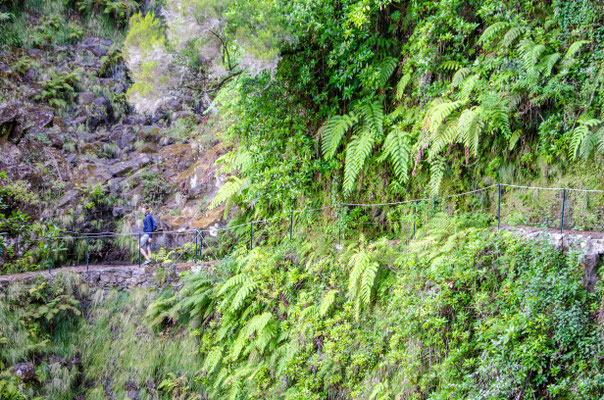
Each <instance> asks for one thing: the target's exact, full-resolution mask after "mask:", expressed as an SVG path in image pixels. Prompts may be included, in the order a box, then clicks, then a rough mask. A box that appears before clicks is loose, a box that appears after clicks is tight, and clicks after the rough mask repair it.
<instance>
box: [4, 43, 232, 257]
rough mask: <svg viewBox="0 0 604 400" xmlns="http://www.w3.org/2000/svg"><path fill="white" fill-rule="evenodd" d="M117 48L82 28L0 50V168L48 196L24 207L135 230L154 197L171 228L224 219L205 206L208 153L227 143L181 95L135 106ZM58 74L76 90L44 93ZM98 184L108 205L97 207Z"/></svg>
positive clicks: (77, 227)
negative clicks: (34, 45) (149, 110)
mask: <svg viewBox="0 0 604 400" xmlns="http://www.w3.org/2000/svg"><path fill="white" fill-rule="evenodd" d="M115 47H116V46H114V45H113V44H112V43H111V41H109V40H107V39H102V38H95V37H87V38H85V39H83V40H82V41H81V42H80V43H79V44H74V45H66V46H55V47H54V48H52V47H50V48H45V49H42V50H40V49H30V50H24V49H16V48H3V49H0V60H1V62H0V78H1V79H2V83H3V84H2V85H0V94H2V96H1V97H0V98H2V99H8V100H7V101H6V102H5V103H0V152H1V153H2V157H0V171H6V172H7V174H8V180H9V182H17V181H21V184H23V186H24V187H25V188H26V189H27V190H28V191H31V192H33V193H36V194H38V193H39V194H41V196H40V197H43V198H44V199H45V200H44V201H38V202H36V203H35V206H31V207H30V208H28V209H21V211H25V212H27V213H28V214H29V215H30V217H31V219H32V220H36V221H39V222H42V223H49V224H53V225H56V226H58V227H60V228H62V229H64V230H69V231H76V232H81V233H89V232H102V231H115V230H116V229H117V227H118V226H131V227H134V229H140V228H141V227H142V222H141V221H140V215H138V213H137V210H138V207H139V205H140V204H141V203H142V202H148V201H150V200H149V199H151V200H152V201H153V203H152V204H151V205H152V211H153V214H154V215H157V216H158V217H159V219H160V220H161V221H162V223H163V224H164V225H165V226H166V227H169V228H170V229H190V228H207V227H210V226H217V225H218V226H220V225H221V224H223V221H222V219H223V210H222V209H216V210H213V211H211V212H208V211H206V206H207V205H208V204H209V203H210V202H211V200H212V198H213V197H214V195H215V193H216V192H217V190H218V188H219V186H220V182H221V181H222V180H221V178H220V177H216V167H215V166H214V162H215V161H216V159H217V158H218V157H219V156H220V155H222V154H223V153H224V149H223V147H222V145H221V143H220V142H218V141H217V140H216V139H215V137H214V132H212V131H211V129H212V128H210V127H206V126H205V123H206V120H207V117H205V116H202V115H201V114H199V113H198V111H195V110H193V111H191V110H188V111H187V110H182V109H181V108H182V107H181V106H182V103H183V102H182V101H180V100H179V99H175V100H174V102H173V103H171V104H170V107H171V109H170V110H169V111H171V112H166V110H162V111H161V112H159V113H158V115H152V116H147V115H139V114H136V113H135V112H133V110H132V109H131V108H130V107H129V106H128V104H127V103H126V102H125V96H124V93H125V91H126V90H127V88H128V87H129V85H130V82H129V80H128V76H127V73H126V69H125V66H124V65H123V63H122V62H121V57H119V54H118V55H117V57H114V55H115V53H113V51H114V50H112V49H113V48H115ZM56 54H60V55H61V56H60V57H56ZM108 60H110V61H108ZM24 63H25V64H26V65H27V66H26V67H23V64H24ZM108 63H109V64H108ZM51 72H53V73H56V74H55V75H52V74H51ZM61 73H65V74H67V75H69V76H72V75H73V76H76V77H77V78H73V79H75V81H74V82H72V83H71V84H70V87H72V88H73V89H74V90H73V92H72V93H71V92H65V93H63V92H62V93H56V94H55V95H53V96H48V95H44V96H41V94H42V91H43V90H44V87H45V85H46V83H47V81H48V80H49V79H51V78H50V77H51V76H61V75H60V74H61ZM57 74H58V75H57ZM55 79H56V78H55ZM70 79H71V78H70ZM62 102H63V103H64V104H63V105H62ZM175 126H177V129H176V128H174V127H175ZM183 126H184V127H185V128H182V127H183ZM162 185H163V187H162ZM95 191H96V192H97V193H98V192H99V191H100V192H102V196H100V195H99V196H100V197H103V198H104V199H110V202H111V204H104V205H102V207H104V208H102V209H101V208H100V207H101V205H100V203H102V201H101V198H100V197H98V196H97V198H96V199H94V198H93V197H94V195H92V194H91V193H93V192H95ZM150 194H151V195H150ZM92 227H94V228H92ZM0 257H1V255H0ZM118 259H120V258H119V257H118ZM121 259H125V258H124V257H122V258H121ZM2 262H3V260H2V259H1V258H0V264H1V263H2Z"/></svg>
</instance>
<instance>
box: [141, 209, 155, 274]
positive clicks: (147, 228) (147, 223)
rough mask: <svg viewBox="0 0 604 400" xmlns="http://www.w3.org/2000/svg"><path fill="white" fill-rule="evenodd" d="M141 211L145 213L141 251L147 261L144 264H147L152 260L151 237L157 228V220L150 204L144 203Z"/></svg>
mask: <svg viewBox="0 0 604 400" xmlns="http://www.w3.org/2000/svg"><path fill="white" fill-rule="evenodd" d="M141 212H142V213H143V215H144V218H143V235H142V236H141V242H140V246H139V248H140V252H141V254H142V255H143V257H145V262H144V263H143V265H147V264H149V263H150V262H151V258H150V257H151V240H152V239H151V238H152V236H153V232H154V231H155V230H157V222H155V218H153V216H152V215H151V213H150V210H149V206H147V205H143V206H142V208H141Z"/></svg>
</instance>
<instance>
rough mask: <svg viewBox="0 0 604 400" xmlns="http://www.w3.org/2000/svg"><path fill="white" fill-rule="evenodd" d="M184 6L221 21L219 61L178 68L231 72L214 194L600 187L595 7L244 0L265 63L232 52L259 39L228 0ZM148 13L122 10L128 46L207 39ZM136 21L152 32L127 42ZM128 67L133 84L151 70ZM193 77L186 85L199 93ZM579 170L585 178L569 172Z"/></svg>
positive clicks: (191, 44) (247, 49) (197, 50)
mask: <svg viewBox="0 0 604 400" xmlns="http://www.w3.org/2000/svg"><path fill="white" fill-rule="evenodd" d="M166 4H167V7H168V8H169V7H176V6H177V4H180V2H179V1H176V0H174V1H167V2H166ZM187 4H190V5H191V10H190V14H187V13H186V12H183V16H182V18H185V19H186V17H187V16H189V17H191V16H195V17H196V18H197V19H198V20H201V22H199V24H200V26H201V25H203V22H207V23H209V21H212V20H213V19H212V18H216V19H218V20H220V21H222V22H223V25H221V27H222V30H221V31H219V32H218V33H216V32H214V33H216V34H217V35H219V36H220V37H221V39H222V40H221V42H220V44H221V45H220V46H217V47H218V50H216V51H220V52H221V54H222V58H219V61H217V60H216V59H212V60H208V61H207V63H206V64H202V65H201V66H200V65H196V66H195V68H194V69H190V70H189V72H190V73H193V74H197V76H198V77H199V76H200V75H201V76H207V77H208V78H209V80H210V82H212V77H213V76H214V75H212V73H210V71H209V69H212V68H214V69H216V67H215V64H216V63H217V62H220V60H222V62H223V64H222V66H223V67H224V69H225V70H227V71H237V72H240V73H241V74H239V75H236V76H235V77H233V75H234V74H233V73H223V74H222V75H218V77H215V78H214V81H215V82H216V83H215V85H214V86H211V87H212V88H214V89H213V90H215V87H216V85H218V88H219V89H221V92H220V93H219V94H218V97H217V98H216V99H215V104H217V105H219V106H221V108H219V110H220V111H221V116H222V117H224V118H225V121H224V123H225V125H227V126H229V131H228V133H226V134H225V135H224V139H225V140H227V141H229V142H231V143H232V144H233V146H234V150H233V154H231V155H229V156H227V157H225V164H226V169H225V170H226V171H230V172H232V173H234V174H235V175H236V176H237V178H233V179H232V181H231V182H230V184H229V185H227V186H226V187H225V189H224V191H223V193H222V194H223V196H222V199H226V198H231V197H232V196H233V195H234V196H239V197H238V198H237V199H238V200H240V201H239V204H240V205H242V206H243V207H244V208H247V207H248V205H249V204H252V203H253V204H255V205H256V207H255V211H256V212H258V207H260V208H261V211H260V213H264V212H265V211H264V210H267V209H269V210H270V209H272V210H271V211H270V212H275V211H276V210H275V208H282V206H283V205H285V206H286V207H287V206H292V205H293V203H295V202H296V201H308V199H310V200H311V201H314V200H316V199H317V194H318V192H319V193H320V195H319V199H320V200H321V201H328V199H329V197H330V196H332V195H336V196H340V195H344V196H352V197H362V198H365V199H370V198H375V197H377V198H381V199H383V198H384V197H391V198H401V197H407V196H409V195H410V194H413V195H417V194H419V193H420V192H425V194H427V195H432V196H434V195H436V194H439V193H443V192H459V191H462V189H467V188H469V187H473V188H474V187H478V186H480V185H481V184H489V183H492V182H496V181H503V182H518V181H520V182H523V183H526V182H527V181H534V180H542V181H549V182H552V181H554V182H555V181H556V180H558V179H561V178H562V177H563V176H564V175H565V174H570V173H571V172H572V173H573V174H575V175H577V171H576V170H575V171H573V169H575V168H578V170H579V172H578V175H579V177H578V180H577V182H575V183H576V185H586V186H588V185H593V184H598V185H599V184H601V162H600V160H601V153H602V150H603V147H604V139H603V138H604V135H603V133H604V130H603V127H602V123H601V120H602V115H601V114H602V107H603V105H604V97H603V93H604V91H603V86H602V83H603V80H602V77H603V71H602V67H601V60H602V58H603V56H604V44H603V42H602V33H603V32H602V29H603V28H602V26H601V22H602V13H601V12H599V7H600V5H599V3H598V2H582V3H580V4H579V3H568V2H559V1H553V2H535V1H523V2H505V1H504V2H500V1H496V2H495V1H465V0H463V1H462V0H460V1H436V2H435V1H409V2H404V1H401V2H397V1H384V0H381V1H369V0H363V1H356V0H354V1H344V2H323V1H321V2H319V1H317V2H313V1H310V2H309V1H288V2H276V3H274V2H268V3H267V2H255V5H254V6H253V8H254V10H255V12H257V13H262V14H263V15H265V16H266V19H265V20H263V21H262V22H261V23H259V24H258V26H257V29H262V32H264V34H265V35H266V36H267V37H268V38H270V40H269V39H267V40H266V41H265V42H264V46H266V45H270V47H271V48H274V49H277V50H278V57H277V58H278V59H279V62H278V63H277V64H270V65H266V64H262V63H257V64H254V66H249V65H248V63H246V60H248V59H249V54H255V52H256V51H257V49H258V47H256V46H254V43H249V42H245V41H244V42H242V41H240V40H238V35H237V32H239V29H238V28H239V27H240V26H241V24H242V23H241V22H240V21H239V20H238V19H237V18H235V17H233V16H234V15H238V12H239V11H240V9H239V8H238V7H240V4H239V3H238V2H232V3H231V2H219V4H220V5H221V6H222V8H221V7H218V6H217V5H216V2H212V1H202V0H199V1H194V2H190V3H187ZM217 9H218V10H217ZM217 13H218V14H217ZM204 18H205V19H204ZM151 21H153V19H152V17H151V16H149V15H147V17H146V19H145V20H144V23H143V21H142V20H141V19H136V20H133V29H135V30H131V32H130V35H129V38H128V39H127V40H126V53H127V54H128V52H132V53H133V54H137V55H140V54H141V52H142V51H143V50H144V49H145V48H147V49H153V48H156V47H157V46H158V45H160V44H161V46H163V47H162V48H164V51H166V52H168V53H170V54H172V55H173V56H174V59H175V60H180V61H179V62H180V65H188V64H190V62H188V61H187V60H192V59H195V60H199V59H200V57H201V56H202V55H203V51H204V49H206V50H207V47H206V45H207V41H206V40H205V39H204V38H205V36H204V35H203V33H204V31H203V30H202V29H201V28H200V30H199V36H195V35H188V36H187V35H184V34H182V35H181V36H175V35H176V33H178V32H179V31H178V27H179V21H181V20H179V19H177V18H169V17H168V18H166V27H167V28H168V32H171V33H170V34H168V35H167V39H168V41H167V42H166V41H165V40H166V38H165V37H164V36H163V35H161V33H160V29H162V27H161V25H159V24H156V25H153V24H152V23H151ZM187 21H188V20H187ZM181 22H182V21H181ZM271 24H272V25H271ZM141 32H147V33H145V34H144V35H143V33H141ZM148 32H155V34H156V35H157V36H156V37H157V38H158V39H152V40H151V39H150V40H148V41H146V42H145V43H146V45H145V46H140V45H138V44H137V43H136V38H140V37H142V36H144V37H145V38H150V37H151V36H152V35H151V33H148ZM206 33H207V32H206ZM182 42H184V43H185V44H186V45H184V44H183V43H182ZM154 43H158V44H157V45H156V44H154ZM177 44H180V45H181V46H177ZM141 47H142V48H143V50H141ZM267 54H268V53H267ZM227 56H228V60H227ZM142 59H143V60H144V59H145V57H144V55H143V57H142ZM201 59H203V57H201ZM225 60H227V61H225ZM153 62H154V61H153V58H150V59H148V63H153ZM175 62H176V61H175ZM144 63H145V62H144V61H143V64H144ZM224 64H228V66H230V68H227V67H226V66H225V65H224ZM143 70H144V71H145V72H146V73H147V75H146V78H144V79H142V78H141V80H140V82H141V84H142V83H143V82H146V89H145V93H148V92H151V91H152V90H154V87H153V85H151V86H149V83H150V82H152V81H153V80H154V78H153V71H152V70H151V69H149V68H146V69H143ZM157 72H160V71H159V70H158V71H157ZM134 79H135V86H133V88H132V90H133V92H135V93H131V100H133V101H135V103H136V98H135V97H136V95H137V93H136V92H137V89H136V85H137V84H138V80H137V75H135V76H134ZM155 80H157V79H155ZM225 81H226V83H225ZM203 82H204V84H203V85H202V86H201V87H198V88H197V90H198V91H207V90H208V83H207V80H203ZM163 83H166V84H168V80H166V81H164V82H163ZM163 83H162V85H163ZM195 83H196V81H192V82H191V84H192V85H194V84H195ZM160 88H161V89H162V90H164V91H165V89H166V88H165V87H163V86H160ZM193 89H194V88H193ZM156 95H157V96H159V97H161V94H159V93H156ZM153 98H155V97H153ZM141 108H142V109H145V107H144V104H141ZM587 166H589V168H590V171H592V172H594V173H592V174H586V173H584V172H581V171H584V170H585V167H587ZM594 178H596V179H595V182H594ZM300 198H303V199H305V200H300ZM284 200H285V202H284Z"/></svg>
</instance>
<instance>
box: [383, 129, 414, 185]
mask: <svg viewBox="0 0 604 400" xmlns="http://www.w3.org/2000/svg"><path fill="white" fill-rule="evenodd" d="M383 154H384V156H385V157H388V158H389V159H390V162H391V163H392V166H393V168H394V174H395V175H396V177H397V178H398V180H399V181H400V182H401V183H405V182H407V180H408V179H409V164H410V162H411V140H410V138H409V136H408V135H407V134H406V133H405V132H403V131H402V130H401V128H400V127H399V126H395V127H394V128H393V129H392V130H391V131H390V133H389V134H388V136H386V140H385V141H384V145H383Z"/></svg>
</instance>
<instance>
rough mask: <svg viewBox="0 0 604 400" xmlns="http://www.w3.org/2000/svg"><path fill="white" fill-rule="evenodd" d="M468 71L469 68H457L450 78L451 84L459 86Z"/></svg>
mask: <svg viewBox="0 0 604 400" xmlns="http://www.w3.org/2000/svg"><path fill="white" fill-rule="evenodd" d="M469 73H470V68H461V69H459V70H458V71H457V72H456V73H455V75H453V79H452V80H451V85H453V87H457V86H459V85H460V84H461V83H462V82H463V81H464V79H465V78H466V76H468V74H469Z"/></svg>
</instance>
